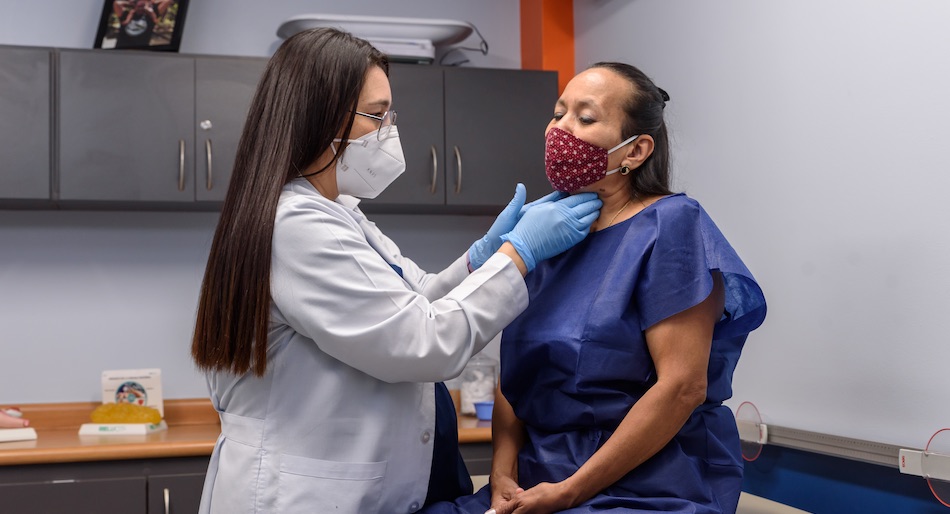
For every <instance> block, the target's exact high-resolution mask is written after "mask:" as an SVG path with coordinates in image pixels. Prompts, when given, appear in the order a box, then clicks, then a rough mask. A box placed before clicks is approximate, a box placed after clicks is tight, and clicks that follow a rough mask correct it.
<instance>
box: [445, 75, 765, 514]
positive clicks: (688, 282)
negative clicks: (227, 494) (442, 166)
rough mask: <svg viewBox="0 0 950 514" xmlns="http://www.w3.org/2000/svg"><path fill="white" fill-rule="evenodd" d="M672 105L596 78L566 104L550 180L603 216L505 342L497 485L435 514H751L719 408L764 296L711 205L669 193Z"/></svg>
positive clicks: (627, 84)
mask: <svg viewBox="0 0 950 514" xmlns="http://www.w3.org/2000/svg"><path fill="white" fill-rule="evenodd" d="M668 100H669V97H668V96H667V94H666V93H665V92H664V91H663V90H661V89H659V88H658V87H656V85H654V84H653V82H652V81H651V80H650V79H649V78H648V77H647V76H646V75H644V74H643V73H642V72H641V71H640V70H638V69H637V68H634V67H633V66H629V65H626V64H619V63H598V64H595V65H594V66H593V67H591V68H590V69H588V70H586V71H584V72H582V73H580V74H579V75H577V76H576V77H574V79H573V80H571V82H570V83H569V84H568V85H567V87H566V89H565V90H564V94H563V95H562V96H561V98H560V99H559V100H558V101H557V104H556V105H555V108H554V117H553V119H552V120H551V122H550V124H549V125H548V129H547V133H546V138H547V149H546V155H545V168H546V172H547V175H548V179H549V180H550V181H551V184H552V185H553V186H554V187H555V189H557V190H559V191H564V192H570V193H574V192H579V191H584V192H595V193H597V194H598V195H599V197H600V199H601V200H602V201H603V203H604V205H603V208H602V209H601V216H600V218H599V219H598V220H597V222H595V224H594V226H593V227H592V233H591V234H590V235H589V236H588V237H587V238H586V239H585V240H584V241H582V242H581V243H580V244H578V245H577V246H575V247H574V248H572V249H571V250H569V251H567V252H565V253H564V254H562V255H560V256H558V257H556V258H553V259H551V260H548V261H546V262H544V263H542V264H540V265H539V266H538V267H537V268H536V269H535V270H534V272H533V273H530V274H529V275H528V276H527V277H526V282H527V285H528V292H529V298H530V303H529V306H528V308H527V310H525V311H524V312H523V313H522V314H521V315H520V316H519V317H518V318H516V319H515V321H514V322H513V323H512V324H511V325H510V326H509V327H508V328H507V329H505V332H504V335H503V338H502V346H501V359H502V372H501V388H500V392H499V393H498V394H497V395H496V399H495V410H494V414H493V422H492V423H493V424H492V437H493V446H494V450H493V451H494V456H493V462H492V472H491V477H490V485H489V486H486V487H485V488H484V489H482V490H481V491H479V492H478V493H476V494H475V495H473V496H467V497H463V498H460V499H458V500H457V501H456V502H455V503H454V504H447V503H441V504H436V505H434V506H433V507H432V508H430V509H429V510H427V511H426V512H459V511H461V512H472V513H477V514H482V513H484V512H486V509H493V510H494V511H495V512H496V513H497V514H506V513H510V512H515V513H528V512H531V513H536V512H541V513H547V512H570V513H581V512H601V511H604V510H608V511H611V512H654V511H663V512H682V513H686V512H690V513H721V512H735V510H736V506H737V503H738V499H739V493H740V486H741V480H742V461H741V453H740V448H739V437H738V433H737V430H736V425H735V421H734V419H733V416H732V414H731V412H730V410H729V409H728V408H727V407H724V406H723V405H722V403H721V402H722V401H723V400H725V399H727V398H729V397H730V396H731V394H732V391H731V379H732V373H733V370H734V369H735V366H736V361H737V360H738V358H739V353H740V351H741V350H742V346H743V344H744V343H745V340H746V337H747V335H748V334H749V332H751V331H752V330H753V329H755V328H756V327H758V326H759V325H760V324H761V323H762V321H763V319H764V318H765V299H764V297H763V295H762V292H761V290H760V289H759V286H758V285H757V284H756V282H755V280H754V279H753V277H752V275H751V273H749V270H748V269H746V267H745V265H744V264H743V263H742V261H741V260H740V259H739V257H738V256H737V255H736V252H735V251H734V250H733V249H732V247H731V246H730V245H729V243H728V241H726V239H725V237H724V236H723V235H722V233H721V232H720V231H719V229H718V228H717V227H716V225H715V224H714V223H713V221H712V220H711V219H710V218H709V216H708V215H707V214H706V212H705V211H704V210H703V208H702V207H701V206H700V205H699V203H697V202H696V201H695V200H693V199H691V198H689V197H687V196H685V195H683V194H672V193H671V191H670V189H669V162H670V158H669V142H668V137H667V130H666V125H665V122H664V120H663V110H664V107H665V104H666V102H667V101H668ZM489 512H491V511H489Z"/></svg>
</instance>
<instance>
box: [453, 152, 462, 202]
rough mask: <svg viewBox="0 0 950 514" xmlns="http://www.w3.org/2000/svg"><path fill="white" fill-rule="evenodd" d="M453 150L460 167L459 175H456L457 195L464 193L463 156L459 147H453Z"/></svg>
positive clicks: (456, 162)
mask: <svg viewBox="0 0 950 514" xmlns="http://www.w3.org/2000/svg"><path fill="white" fill-rule="evenodd" d="M452 150H454V151H455V164H456V165H457V166H458V175H456V182H455V194H459V193H461V192H462V154H461V153H460V152H459V147H457V146H453V147H452Z"/></svg>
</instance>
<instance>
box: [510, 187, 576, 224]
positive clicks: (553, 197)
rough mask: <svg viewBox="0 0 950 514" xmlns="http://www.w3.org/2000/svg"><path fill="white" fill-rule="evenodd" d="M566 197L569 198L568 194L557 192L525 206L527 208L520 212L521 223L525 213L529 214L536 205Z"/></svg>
mask: <svg viewBox="0 0 950 514" xmlns="http://www.w3.org/2000/svg"><path fill="white" fill-rule="evenodd" d="M566 196H567V193H564V192H562V191H555V192H553V193H551V194H549V195H545V196H542V197H541V198H538V199H537V200H535V201H533V202H531V203H528V204H525V206H524V207H522V208H521V211H519V212H518V220H519V221H521V217H522V216H524V213H526V212H528V209H530V208H532V207H534V206H535V205H541V204H542V203H548V202H553V201H555V200H560V199H561V198H564V197H566ZM512 228H513V227H512Z"/></svg>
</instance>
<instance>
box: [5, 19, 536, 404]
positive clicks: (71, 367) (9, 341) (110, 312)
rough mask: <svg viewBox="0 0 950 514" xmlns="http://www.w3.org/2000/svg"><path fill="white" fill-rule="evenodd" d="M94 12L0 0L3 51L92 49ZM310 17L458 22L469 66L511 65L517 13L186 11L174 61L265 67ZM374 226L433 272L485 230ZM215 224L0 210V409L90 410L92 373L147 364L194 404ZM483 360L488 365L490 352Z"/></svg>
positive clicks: (187, 217)
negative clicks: (283, 39)
mask: <svg viewBox="0 0 950 514" xmlns="http://www.w3.org/2000/svg"><path fill="white" fill-rule="evenodd" d="M102 5H103V1H102V0H48V1H45V2H32V1H29V2H27V1H19V0H0V13H2V16H0V44H10V45H25V46H44V47H61V48H91V47H92V43H93V39H94V38H95V33H96V25H97V23H98V20H99V15H100V13H101V9H102ZM310 12H326V13H337V14H374V15H397V16H406V17H430V18H446V19H459V20H467V21H470V22H472V23H474V24H475V25H476V26H478V28H479V29H480V30H481V32H482V33H483V34H484V35H485V37H486V38H487V39H488V42H489V45H490V54H489V55H488V56H480V55H472V54H471V53H469V54H467V55H468V56H469V57H470V58H471V61H472V62H471V63H470V64H469V65H478V66H483V67H499V68H518V67H520V62H521V60H520V35H519V11H518V4H517V2H510V1H508V0H490V1H488V0H485V1H480V2H462V1H455V2H446V1H439V0H412V1H401V2H386V1H382V0H351V1H349V2H328V1H324V2H318V1H309V2H304V1H291V0H283V1H271V2H262V1H260V0H254V1H250V0H240V1H225V0H193V1H192V2H191V5H190V8H189V12H188V15H187V21H186V25H185V26H186V29H185V33H184V36H183V39H182V48H181V52H182V53H201V54H224V55H247V56H267V55H270V54H271V53H272V52H273V50H275V49H276V47H277V45H278V44H279V42H280V41H279V40H278V38H277V36H276V35H275V33H276V30H277V27H278V25H279V24H280V22H281V21H283V20H285V19H287V18H289V17H291V16H294V15H297V14H304V13H310ZM474 43H475V42H474V41H473V40H469V41H468V42H467V43H466V45H468V44H472V45H474ZM0 94H2V92H0ZM396 101H397V102H398V99H396ZM0 123H2V120H0ZM505 187H508V186H505ZM372 218H373V219H374V220H375V221H376V222H377V224H378V225H379V226H380V227H381V228H382V229H383V230H385V231H386V232H387V233H388V234H389V235H390V237H392V238H393V239H394V240H395V241H396V242H397V243H399V244H400V246H401V247H402V248H403V251H404V252H405V253H406V254H407V255H408V256H410V257H412V258H414V259H416V260H417V262H418V263H419V264H420V265H422V266H423V267H424V268H426V269H430V270H434V271H437V270H438V269H441V267H443V266H445V265H447V264H449V263H450V262H451V261H452V260H454V259H455V258H456V257H457V256H458V255H460V254H461V253H462V252H464V251H465V250H466V249H467V248H468V245H469V244H471V242H472V241H473V240H475V239H476V238H478V237H481V236H482V234H483V233H484V231H485V230H486V229H487V228H488V226H489V225H490V224H491V221H492V220H491V218H489V217H483V216H479V217H464V216H373V217H372ZM216 220H217V215H216V214H212V213H149V212H137V213H128V212H75V211H72V212H55V211H46V212H37V211H2V210H0V349H2V350H0V362H2V365H3V370H2V371H0V405H9V404H17V403H43V402H69V401H98V400H99V397H100V393H99V375H100V372H101V371H102V370H104V369H125V368H145V367H159V368H161V369H162V373H163V386H164V389H165V397H166V398H192V397H203V396H205V395H206V393H207V392H206V388H205V385H204V382H203V380H202V379H201V378H200V376H199V375H198V374H197V373H196V372H195V370H194V368H193V366H192V364H191V361H190V359H189V356H188V350H189V345H190V338H191V331H192V328H193V323H194V310H195V306H196V304H197V294H198V287H199V285H200V280H201V276H202V273H203V270H204V265H205V259H206V258H207V251H208V248H209V244H210V239H211V236H212V233H213V230H214V226H215V223H216ZM486 351H487V352H488V353H489V354H493V355H494V356H496V357H497V351H498V350H497V342H496V343H494V344H493V345H492V346H491V347H490V348H489V349H487V350H486Z"/></svg>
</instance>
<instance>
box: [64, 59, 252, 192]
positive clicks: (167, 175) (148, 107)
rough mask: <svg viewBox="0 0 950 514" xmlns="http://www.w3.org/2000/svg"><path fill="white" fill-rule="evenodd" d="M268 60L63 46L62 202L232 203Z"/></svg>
mask: <svg viewBox="0 0 950 514" xmlns="http://www.w3.org/2000/svg"><path fill="white" fill-rule="evenodd" d="M265 63H266V61H265V60H263V59H241V58H211V57H187V56H179V55H163V54H158V55H156V54H143V53H137V52H132V53H130V52H115V51H101V52H95V51H93V52H90V51H65V50H64V51H61V52H60V57H59V88H58V89H59V98H58V104H59V134H60V139H59V143H60V144H59V199H60V200H65V201H69V200H92V201H120V202H123V201H124V202H173V203H174V202H180V203H192V202H195V201H196V200H197V201H221V200H223V199H224V195H225V193H226V191H227V187H228V180H229V178H230V175H231V166H232V165H233V163H234V152H235V149H236V148H237V143H238V140H239V139H240V135H241V130H242V128H243V126H244V119H245V116H246V115H247V109H248V106H249V105H250V101H251V97H252V96H253V93H254V90H255V88H256V87H257V81H258V79H259V77H260V74H261V72H262V71H263V68H264V65H265Z"/></svg>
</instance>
